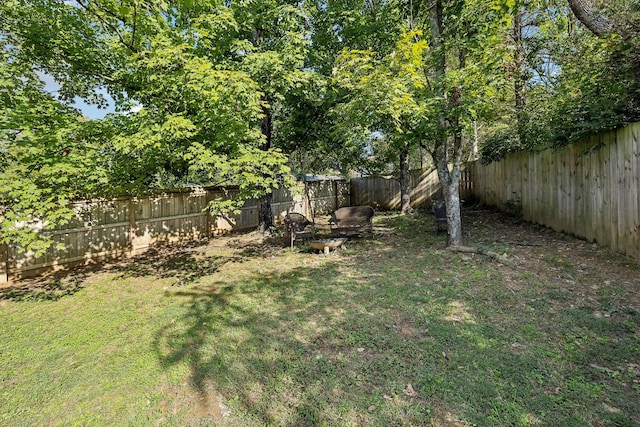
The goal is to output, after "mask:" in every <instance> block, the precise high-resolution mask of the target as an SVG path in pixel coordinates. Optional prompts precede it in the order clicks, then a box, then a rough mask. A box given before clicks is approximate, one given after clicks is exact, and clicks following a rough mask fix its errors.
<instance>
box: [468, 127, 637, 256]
mask: <svg viewBox="0 0 640 427" xmlns="http://www.w3.org/2000/svg"><path fill="white" fill-rule="evenodd" d="M469 170H470V171H471V175H472V180H473V182H474V186H475V188H474V194H475V196H476V197H477V198H478V199H479V200H480V201H482V202H484V203H486V204H488V205H493V206H498V207H502V206H505V205H506V204H511V205H516V204H517V205H519V207H520V208H521V210H522V215H523V216H524V218H525V219H526V220H528V221H532V222H536V223H540V224H544V225H546V226H548V227H551V228H553V229H554V230H557V231H563V232H567V233H571V234H574V235H576V236H579V237H582V238H585V239H587V240H589V241H595V242H598V243H599V244H601V245H604V246H608V247H610V248H611V249H612V250H614V251H616V252H620V253H623V254H626V255H629V256H632V257H635V258H638V259H640V123H636V124H634V125H631V126H628V127H625V128H623V129H620V130H618V131H616V132H610V133H605V134H601V135H597V136H594V137H592V138H590V139H588V140H586V141H584V142H582V143H580V144H576V145H573V146H570V147H568V148H566V149H565V150H564V151H561V152H557V151H552V150H547V151H544V152H542V153H529V152H518V153H512V154H509V155H507V156H506V158H505V159H503V160H501V161H499V162H494V163H491V164H489V165H487V166H483V165H481V164H479V163H475V164H473V165H470V166H469Z"/></svg>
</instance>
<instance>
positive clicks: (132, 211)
mask: <svg viewBox="0 0 640 427" xmlns="http://www.w3.org/2000/svg"><path fill="white" fill-rule="evenodd" d="M128 205H129V243H130V245H131V251H130V254H129V255H130V256H134V255H135V254H136V248H135V243H136V204H135V201H134V197H130V198H129V201H128Z"/></svg>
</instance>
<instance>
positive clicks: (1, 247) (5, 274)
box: [0, 243, 9, 283]
mask: <svg viewBox="0 0 640 427" xmlns="http://www.w3.org/2000/svg"><path fill="white" fill-rule="evenodd" d="M7 282H9V247H8V246H7V245H6V244H4V243H0V283H7Z"/></svg>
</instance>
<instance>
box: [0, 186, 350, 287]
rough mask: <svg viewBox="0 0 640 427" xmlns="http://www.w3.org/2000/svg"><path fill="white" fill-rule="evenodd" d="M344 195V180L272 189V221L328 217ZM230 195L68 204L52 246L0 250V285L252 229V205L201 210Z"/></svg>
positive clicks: (53, 233) (254, 221) (186, 194)
mask: <svg viewBox="0 0 640 427" xmlns="http://www.w3.org/2000/svg"><path fill="white" fill-rule="evenodd" d="M348 190H349V186H348V183H347V182H345V181H317V182H309V183H305V184H304V187H303V185H301V190H300V191H299V192H297V193H292V192H289V191H288V190H284V189H281V190H276V191H275V192H274V193H273V198H272V210H273V213H274V217H275V218H276V221H277V222H279V221H280V220H281V218H283V217H284V216H285V215H286V214H287V213H289V212H299V213H302V214H304V215H307V216H309V214H310V210H309V209H310V207H312V208H313V210H314V212H315V213H316V214H329V213H330V212H332V211H334V210H335V209H337V208H338V207H340V206H343V204H341V203H344V200H345V191H346V192H347V196H346V200H347V203H348ZM233 195H234V193H233V190H229V191H225V190H222V189H207V190H201V191H177V192H168V193H165V194H159V195H154V196H146V197H137V198H117V199H112V200H95V201H81V202H77V203H74V204H73V207H74V209H75V211H76V216H75V217H74V218H72V219H71V221H70V222H69V223H68V224H66V225H65V226H64V227H58V228H57V229H55V230H52V231H49V232H47V233H48V234H49V235H50V236H51V238H52V239H53V241H54V245H52V246H51V247H50V248H49V249H48V250H47V251H46V252H45V253H44V254H42V255H41V256H37V257H36V256H35V254H34V253H30V252H22V251H20V250H19V248H17V247H16V246H15V245H11V244H9V245H0V283H2V282H7V281H9V280H11V279H12V278H20V277H25V276H30V275H37V274H39V273H42V272H44V271H46V270H49V269H52V268H59V267H60V266H63V265H68V264H74V263H87V262H91V261H95V260H98V259H101V260H102V259H106V258H114V259H117V258H120V257H125V256H131V255H135V254H137V253H140V252H143V251H145V250H147V249H148V248H149V247H152V246H153V245H156V244H159V243H173V242H180V241H188V240H194V239H200V238H204V237H208V236H213V235H216V234H220V233H223V232H226V231H232V230H241V229H249V228H253V227H257V226H258V203H257V201H256V200H248V201H247V202H246V203H245V204H244V205H243V207H242V208H241V209H240V213H239V214H237V215H230V216H228V217H222V216H219V217H215V218H214V217H212V216H211V215H210V214H209V213H208V212H207V211H205V208H206V207H207V205H208V203H209V202H210V201H211V200H214V199H216V198H227V197H230V196H233ZM307 196H308V197H309V198H310V200H307V199H306V197H307ZM59 244H62V245H63V246H64V247H58V246H59Z"/></svg>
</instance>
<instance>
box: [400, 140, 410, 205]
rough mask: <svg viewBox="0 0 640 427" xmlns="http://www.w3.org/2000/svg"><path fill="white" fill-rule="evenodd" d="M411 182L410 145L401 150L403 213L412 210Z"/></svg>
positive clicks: (401, 199) (401, 198)
mask: <svg viewBox="0 0 640 427" xmlns="http://www.w3.org/2000/svg"><path fill="white" fill-rule="evenodd" d="M409 184H410V182H409V147H408V146H407V145H405V146H404V147H402V151H400V203H401V212H402V215H406V214H408V213H409V212H410V211H411V187H410V185H409Z"/></svg>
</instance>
